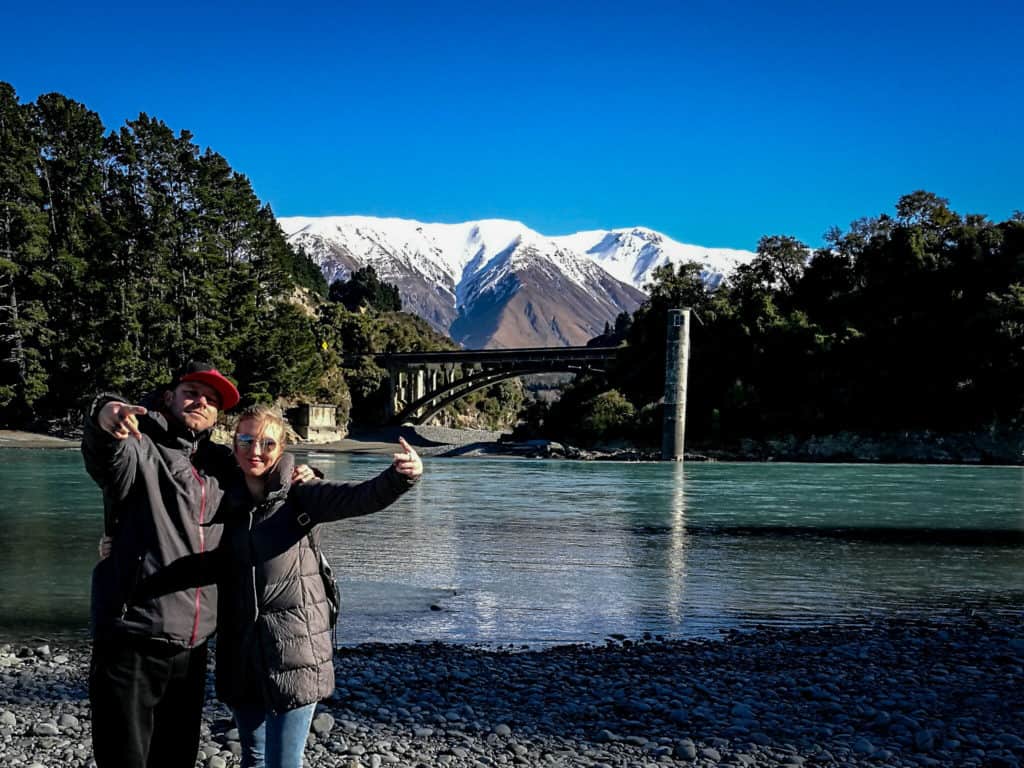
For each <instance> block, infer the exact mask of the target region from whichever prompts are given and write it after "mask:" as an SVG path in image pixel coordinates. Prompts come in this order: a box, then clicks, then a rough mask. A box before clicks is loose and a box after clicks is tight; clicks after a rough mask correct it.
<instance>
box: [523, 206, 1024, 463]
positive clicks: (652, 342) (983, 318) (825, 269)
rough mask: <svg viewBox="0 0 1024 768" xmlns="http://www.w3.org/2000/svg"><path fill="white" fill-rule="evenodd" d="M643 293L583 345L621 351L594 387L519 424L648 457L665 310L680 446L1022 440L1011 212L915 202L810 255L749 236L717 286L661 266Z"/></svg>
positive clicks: (1020, 220) (1020, 243)
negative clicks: (678, 347)
mask: <svg viewBox="0 0 1024 768" xmlns="http://www.w3.org/2000/svg"><path fill="white" fill-rule="evenodd" d="M647 293H648V295H649V299H648V301H647V302H646V303H645V304H644V305H643V306H642V307H641V308H640V309H639V310H638V311H637V312H636V313H634V314H633V315H632V316H629V315H625V314H623V315H620V317H619V318H618V319H617V321H616V322H615V324H614V327H612V325H611V324H609V326H608V327H607V328H606V329H605V333H604V334H603V335H601V336H599V337H598V338H596V339H594V340H592V342H591V343H592V344H596V345H602V346H603V345H612V344H625V346H623V348H622V350H621V352H620V353H619V356H618V361H617V363H616V365H615V366H614V369H613V370H612V371H611V372H610V375H609V377H608V378H607V379H587V380H582V381H577V382H576V383H575V384H574V385H573V386H572V387H570V389H569V390H568V391H567V392H566V393H565V394H564V395H563V397H562V398H561V400H559V401H558V402H557V403H555V404H554V405H551V406H547V405H544V404H536V405H534V406H532V410H531V412H528V413H527V418H526V422H527V424H528V425H532V426H533V427H534V428H537V427H538V425H543V431H546V432H547V433H549V434H553V435H558V436H560V437H563V438H566V439H575V440H580V441H583V442H586V441H590V442H594V441H599V440H607V439H609V438H615V437H619V438H628V439H632V440H635V441H639V442H641V443H646V444H648V445H658V444H660V435H661V418H662V415H661V412H660V409H659V408H658V402H659V399H660V398H661V397H662V396H663V394H664V360H665V327H666V322H667V318H668V310H669V309H671V308H675V307H690V308H692V310H693V321H692V323H691V336H690V338H691V346H690V367H689V387H688V397H687V441H688V444H689V442H690V441H691V440H692V441H693V442H694V443H696V444H703V445H710V446H721V445H723V444H725V445H727V444H733V443H735V442H736V441H737V440H739V439H741V438H754V439H765V438H769V437H772V436H781V435H796V436H803V437H806V436H809V435H827V434H837V433H841V432H852V433H860V434H881V433H898V432H932V433H941V434H950V433H964V432H988V433H996V432H1001V433H1004V434H1005V433H1008V432H1014V433H1019V432H1020V430H1021V427H1022V426H1024V424H1022V417H1024V214H1021V213H1020V212H1017V213H1015V214H1014V215H1012V216H1011V217H1010V218H1009V220H1007V221H1002V222H993V221H990V220H989V219H988V218H987V217H986V216H984V215H981V214H966V215H963V214H959V213H957V212H955V211H952V210H950V207H949V203H948V201H947V200H945V199H943V198H941V197H939V196H938V195H935V194H933V193H930V192H925V191H917V192H913V193H910V194H907V195H905V196H903V197H902V198H900V199H899V200H898V201H897V203H896V206H895V211H894V215H891V214H885V213H883V214H880V215H877V216H874V217H869V218H864V219H860V220H858V221H855V222H853V223H852V224H851V225H850V227H849V229H848V230H846V231H842V230H840V229H833V230H832V231H830V232H828V233H827V235H826V245H825V246H824V247H823V248H820V249H818V250H814V251H813V252H812V250H811V249H810V248H808V247H807V246H806V245H805V244H804V243H801V242H799V241H798V240H796V239H794V238H792V237H787V236H766V237H763V238H762V239H761V241H760V242H759V244H758V248H757V255H756V258H755V259H754V260H753V261H752V262H751V263H749V264H747V265H743V266H741V267H740V268H739V269H738V270H737V271H736V272H735V273H734V274H733V275H731V276H730V277H729V278H728V279H727V280H726V281H725V283H724V284H723V285H721V286H720V287H719V288H718V289H717V290H714V291H710V290H708V288H707V286H706V284H705V282H704V281H703V280H702V279H701V274H700V268H699V267H698V266H697V265H695V264H689V265H681V266H680V267H678V268H673V267H672V266H670V265H669V266H665V267H662V268H660V269H659V270H658V271H657V273H656V274H655V277H654V280H653V282H652V284H651V285H649V286H647Z"/></svg>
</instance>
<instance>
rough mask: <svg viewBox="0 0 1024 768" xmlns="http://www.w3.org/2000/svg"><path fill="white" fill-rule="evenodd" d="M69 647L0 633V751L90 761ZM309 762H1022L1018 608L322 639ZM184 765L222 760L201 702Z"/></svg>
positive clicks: (223, 724) (55, 761)
mask: <svg viewBox="0 0 1024 768" xmlns="http://www.w3.org/2000/svg"><path fill="white" fill-rule="evenodd" d="M87 661H88V653H87V649H86V648H84V647H71V648H56V647H54V648H51V647H49V646H47V645H43V644H39V645H37V646H35V647H30V646H26V647H10V646H7V647H0V765H4V766H11V767H12V768H18V767H25V768H27V767H28V766H57V765H66V766H88V765H91V748H90V742H89V738H90V712H89V706H88V701H87V697H86V683H85V680H86V670H87ZM336 666H337V669H338V680H339V686H338V689H337V691H336V693H335V695H334V696H333V697H332V698H331V699H330V700H328V701H326V702H325V703H324V704H323V705H322V706H321V707H320V709H319V712H318V715H317V717H316V719H315V720H314V724H313V729H312V732H311V734H310V737H309V745H308V747H307V749H306V758H307V761H308V764H310V765H313V766H343V767H344V768H358V767H367V766H369V767H373V768H377V767H378V766H386V765H396V766H451V767H452V768H463V767H467V766H473V767H474V768H480V767H483V766H486V767H487V768H494V767H495V766H506V765H507V766H515V765H523V766H580V767H587V768H599V767H600V766H662V765H664V766H671V765H679V766H703V767H705V768H710V767H711V766H802V765H807V766H925V767H927V766H967V767H969V768H973V767H975V766H976V767H977V768H986V767H993V768H996V767H998V768H1015V767H1017V766H1020V765H1021V764H1022V762H1024V740H1022V738H1021V734H1022V733H1024V614H1021V613H1020V612H1017V613H1011V614H1006V613H1001V614H976V613H973V612H964V613H961V614H957V615H955V616H951V617H944V618H942V619H929V620H903V621H901V620H886V621H874V622H870V623H867V624H865V625H863V626H833V627H822V628H817V629H801V630H780V629H770V628H762V629H759V630H757V631H755V632H750V633H730V634H727V635H724V636H723V638H722V639H720V640H699V641H668V640H666V641H662V640H658V639H649V638H648V639H646V640H639V641H630V640H626V639H622V638H619V639H609V641H608V643H607V644H606V645H605V646H599V647H591V646H566V647H559V648H552V649H547V650H539V651H538V650H530V651H525V650H515V651H513V650H510V649H480V648H470V647H464V646H452V645H444V644H429V645H400V646H382V645H365V646H359V647H355V648H347V649H342V650H340V651H339V653H338V655H337V657H336ZM202 744H203V746H202V754H201V756H200V759H199V761H198V763H197V765H200V766H209V768H223V766H226V765H234V764H236V763H237V758H236V755H237V754H238V751H239V745H238V742H237V733H236V732H235V731H234V730H233V728H232V724H231V721H230V719H229V718H228V715H227V712H226V711H225V710H224V708H223V707H221V706H220V705H219V704H218V703H216V702H211V703H210V704H209V705H208V706H207V710H206V715H205V720H204V725H203V738H202Z"/></svg>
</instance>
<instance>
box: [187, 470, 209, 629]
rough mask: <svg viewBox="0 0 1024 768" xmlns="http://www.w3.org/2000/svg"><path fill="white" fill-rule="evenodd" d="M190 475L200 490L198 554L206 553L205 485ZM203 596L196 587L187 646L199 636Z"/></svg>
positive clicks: (200, 589)
mask: <svg viewBox="0 0 1024 768" xmlns="http://www.w3.org/2000/svg"><path fill="white" fill-rule="evenodd" d="M192 474H193V475H195V476H196V480H198V481H199V488H200V500H199V552H200V553H203V552H205V551H206V532H205V531H204V530H203V523H204V522H205V521H206V483H204V482H203V478H202V477H201V476H200V475H199V473H198V472H197V471H196V468H195V467H192ZM202 596H203V588H202V587H196V611H195V617H194V618H193V619H192V639H191V640H189V643H188V644H189V646H190V647H191V646H194V645H195V644H196V636H197V635H198V634H199V600H200V598H201V597H202Z"/></svg>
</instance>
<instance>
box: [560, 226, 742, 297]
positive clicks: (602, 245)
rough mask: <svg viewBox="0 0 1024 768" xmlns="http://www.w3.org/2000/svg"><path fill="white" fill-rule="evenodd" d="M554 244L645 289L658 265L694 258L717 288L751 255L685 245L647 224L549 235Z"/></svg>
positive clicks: (617, 277)
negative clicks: (647, 226)
mask: <svg viewBox="0 0 1024 768" xmlns="http://www.w3.org/2000/svg"><path fill="white" fill-rule="evenodd" d="M551 239H552V240H553V241H554V242H555V243H556V244H557V245H559V246H560V247H563V248H567V249H569V250H571V251H574V252H576V253H580V254H583V255H585V256H587V257H589V258H590V259H592V260H593V261H594V262H596V263H597V264H600V265H601V267H603V268H604V269H605V270H606V271H607V272H608V273H609V274H611V275H612V277H614V278H616V279H617V280H621V281H622V282H624V283H629V284H630V285H632V286H633V287H634V288H639V289H640V290H643V289H644V286H645V285H647V284H648V283H649V282H651V275H652V273H653V272H654V270H655V269H656V268H657V267H661V266H664V265H665V264H670V263H671V264H683V263H686V262H690V261H695V262H697V263H698V264H700V265H701V266H702V268H703V276H704V280H705V281H706V282H707V284H708V285H709V286H710V287H711V288H717V287H718V284H719V283H720V282H721V281H722V278H723V277H724V276H725V275H728V274H729V273H730V272H732V271H733V270H734V269H735V268H736V267H737V266H738V265H739V264H745V263H747V262H749V261H750V260H751V259H752V258H754V254H753V253H752V252H751V251H741V250H736V249H732V248H705V247H704V246H701V245H687V244H685V243H680V242H677V241H675V240H673V239H672V238H670V237H666V236H665V235H663V234H661V233H660V232H655V231H654V230H653V229H647V228H646V227H633V228H632V229H612V230H607V229H598V230H593V231H589V232H577V233H576V234H574V235H565V236H564V237H553V238H551Z"/></svg>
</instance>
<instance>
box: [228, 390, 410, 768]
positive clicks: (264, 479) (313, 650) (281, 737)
mask: <svg viewBox="0 0 1024 768" xmlns="http://www.w3.org/2000/svg"><path fill="white" fill-rule="evenodd" d="M399 441H400V443H401V447H402V449H403V450H402V452H400V453H396V454H394V462H393V463H392V465H391V466H389V467H388V468H387V469H386V470H384V472H382V473H381V474H379V475H377V477H375V478H373V479H371V480H367V481H365V482H362V483H333V482H319V481H316V480H313V481H311V482H303V483H301V484H293V483H292V470H293V463H294V462H293V459H292V457H291V456H290V455H287V454H285V453H284V444H285V429H284V421H283V420H282V419H281V417H280V416H278V415H276V414H275V413H273V412H272V411H271V410H269V409H267V408H265V407H262V406H256V407H253V408H249V409H248V410H246V411H245V412H243V413H242V415H241V417H240V418H239V420H238V425H237V427H236V428H235V437H234V452H235V458H236V459H237V460H238V465H239V467H240V468H241V480H242V481H241V482H239V483H238V484H237V487H235V488H229V489H227V491H226V498H225V503H224V505H222V508H221V511H220V512H219V513H218V517H220V518H221V519H222V520H223V521H224V523H225V531H224V537H223V539H222V542H221V546H220V550H219V551H220V557H219V562H218V571H219V575H218V622H217V625H218V634H217V672H216V679H217V695H218V696H219V698H220V699H221V700H222V701H223V702H224V703H226V704H227V705H228V706H229V707H231V709H232V712H233V713H234V716H235V721H236V723H237V725H238V731H239V735H240V738H241V742H242V766H243V768H250V767H251V768H263V766H270V767H271V768H301V766H302V753H303V749H304V747H305V745H306V736H307V734H308V732H309V727H310V722H311V721H312V719H313V713H314V709H315V707H316V703H317V702H318V701H319V700H320V699H322V698H324V697H326V696H329V695H330V694H331V693H332V692H333V691H334V662H333V651H334V648H333V644H332V642H331V626H330V619H329V607H328V603H327V595H326V590H325V588H324V584H323V581H322V579H321V577H320V569H319V562H318V554H317V551H316V550H315V549H314V547H315V546H319V532H318V531H317V525H319V524H320V523H326V522H331V521H334V520H340V519H342V518H345V517H355V516H357V515H367V514H370V513H372V512H376V511H378V510H381V509H384V508H385V507H387V506H388V505H389V504H391V503H392V502H394V501H395V500H396V499H397V498H398V497H399V496H401V495H402V494H403V493H404V492H405V491H407V490H408V489H409V488H411V487H412V485H413V484H414V483H415V482H416V480H417V479H418V478H419V477H420V475H421V474H422V473H423V464H422V462H421V461H420V458H419V456H418V455H417V454H416V451H414V450H413V449H412V448H411V447H410V446H409V444H408V443H406V442H405V440H403V439H401V438H399ZM222 515H223V517H222ZM311 531H312V533H310V532H311Z"/></svg>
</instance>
